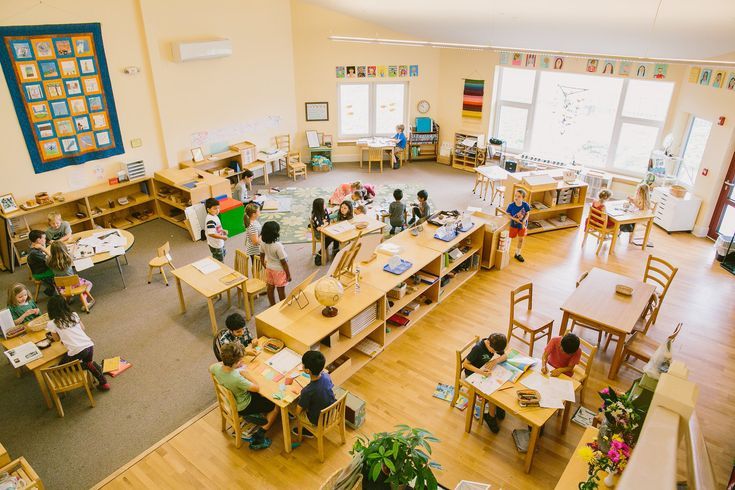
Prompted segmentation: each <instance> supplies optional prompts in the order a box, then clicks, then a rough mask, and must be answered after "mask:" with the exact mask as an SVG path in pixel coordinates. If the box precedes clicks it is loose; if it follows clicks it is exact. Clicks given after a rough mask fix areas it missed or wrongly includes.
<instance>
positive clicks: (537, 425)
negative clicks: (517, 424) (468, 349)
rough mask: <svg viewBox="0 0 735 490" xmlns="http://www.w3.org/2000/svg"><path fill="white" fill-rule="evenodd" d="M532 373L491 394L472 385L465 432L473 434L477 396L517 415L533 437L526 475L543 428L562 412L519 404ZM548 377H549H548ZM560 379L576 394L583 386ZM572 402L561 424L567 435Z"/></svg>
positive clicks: (530, 442) (525, 374)
mask: <svg viewBox="0 0 735 490" xmlns="http://www.w3.org/2000/svg"><path fill="white" fill-rule="evenodd" d="M530 373H531V370H530V369H529V370H527V371H526V372H525V373H523V375H522V376H521V377H520V378H519V379H518V381H516V382H515V383H511V382H510V381H508V382H506V383H505V384H503V386H501V387H500V388H499V389H497V390H496V391H494V392H493V393H490V394H485V393H482V392H480V391H478V390H477V389H476V388H475V387H473V386H472V385H470V387H471V388H470V392H469V394H468V398H469V399H470V403H469V405H468V406H467V408H466V409H465V431H466V432H471V431H472V419H473V418H474V414H475V402H476V400H475V398H476V396H481V397H483V398H485V399H486V400H487V401H489V402H490V403H492V404H493V405H495V406H496V407H500V408H502V409H503V410H505V411H506V413H507V414H508V415H515V416H517V417H518V418H520V419H521V420H523V422H524V423H525V424H526V425H530V426H531V436H530V438H529V440H528V450H527V451H526V461H525V470H526V473H528V472H530V471H531V464H532V463H533V455H534V452H535V451H536V443H537V442H538V438H539V432H540V431H541V427H543V425H544V424H545V423H546V422H547V421H548V420H549V419H550V418H551V416H552V415H554V414H555V413H556V411H557V410H560V409H558V408H542V407H521V406H520V405H519V404H518V396H517V395H516V393H517V392H518V390H523V389H526V387H525V386H523V385H522V383H523V379H524V378H525V377H526V376H528V375H529V374H530ZM547 377H548V376H547ZM560 378H562V379H568V380H570V381H571V382H572V385H573V386H574V392H575V393H576V392H577V390H579V388H580V386H582V385H581V384H580V383H579V381H577V380H575V379H571V378H569V377H567V376H565V375H561V376H560ZM571 404H572V402H570V401H565V402H564V413H563V414H562V423H561V433H562V434H565V433H566V431H567V427H568V426H569V417H570V407H571ZM480 426H482V421H480Z"/></svg>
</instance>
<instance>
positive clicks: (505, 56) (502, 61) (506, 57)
mask: <svg viewBox="0 0 735 490" xmlns="http://www.w3.org/2000/svg"><path fill="white" fill-rule="evenodd" d="M509 59H510V53H507V52H505V51H502V52H501V53H500V64H501V65H507V64H508V60H509Z"/></svg>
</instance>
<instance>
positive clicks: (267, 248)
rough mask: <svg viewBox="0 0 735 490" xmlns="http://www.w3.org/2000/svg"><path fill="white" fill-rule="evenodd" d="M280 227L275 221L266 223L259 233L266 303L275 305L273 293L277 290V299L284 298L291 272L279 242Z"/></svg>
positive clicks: (284, 251)
mask: <svg viewBox="0 0 735 490" xmlns="http://www.w3.org/2000/svg"><path fill="white" fill-rule="evenodd" d="M280 236H281V226H280V225H279V224H278V223H277V222H275V221H268V222H266V223H265V224H264V225H263V229H262V230H261V232H260V240H261V244H260V260H261V261H263V265H264V266H265V283H266V285H267V289H266V293H267V294H268V302H269V303H270V304H271V306H273V305H274V304H276V297H275V296H276V295H275V291H276V290H278V299H280V300H283V299H284V298H285V297H286V284H288V283H289V282H291V271H290V270H289V268H288V260H287V255H286V250H285V249H284V248H283V244H282V243H281V242H280Z"/></svg>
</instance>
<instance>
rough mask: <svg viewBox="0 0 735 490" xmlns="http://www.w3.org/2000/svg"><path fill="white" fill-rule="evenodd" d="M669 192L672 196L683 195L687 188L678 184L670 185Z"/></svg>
mask: <svg viewBox="0 0 735 490" xmlns="http://www.w3.org/2000/svg"><path fill="white" fill-rule="evenodd" d="M669 192H670V193H671V195H672V196H674V197H684V196H686V194H687V189H686V187H682V186H680V185H672V186H671V190H670V191H669Z"/></svg>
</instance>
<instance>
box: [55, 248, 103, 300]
mask: <svg viewBox="0 0 735 490" xmlns="http://www.w3.org/2000/svg"><path fill="white" fill-rule="evenodd" d="M73 265H74V260H73V259H72V258H71V254H69V250H68V249H67V248H66V245H65V244H64V243H63V242H60V241H59V242H53V243H52V244H51V256H50V257H49V259H48V266H49V267H50V268H51V270H52V271H54V277H57V276H73V275H74V269H73V268H72V266H73ZM79 287H84V289H85V290H86V291H87V292H86V293H82V295H83V296H84V299H85V301H87V306H88V307H90V308H91V307H92V305H94V298H92V296H91V295H89V294H88V293H89V291H91V290H92V281H88V280H87V279H84V278H83V277H79V283H77V285H76V286H74V287H73V288H74V289H76V288H79ZM59 289H60V291H61V292H62V294H63V292H64V290H63V289H64V288H59Z"/></svg>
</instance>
